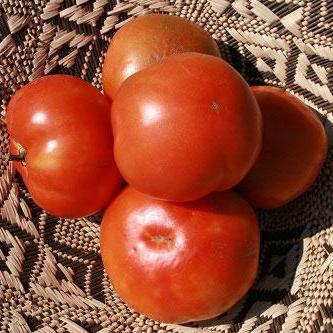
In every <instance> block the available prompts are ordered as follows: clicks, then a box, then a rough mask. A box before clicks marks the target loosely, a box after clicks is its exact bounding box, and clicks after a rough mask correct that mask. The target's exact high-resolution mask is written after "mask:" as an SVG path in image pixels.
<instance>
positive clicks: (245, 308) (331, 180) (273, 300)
mask: <svg viewBox="0 0 333 333" xmlns="http://www.w3.org/2000/svg"><path fill="white" fill-rule="evenodd" d="M325 127H326V130H327V133H328V135H329V137H330V138H331V145H330V148H329V151H328V156H327V159H326V162H325V164H324V166H323V168H322V171H321V173H320V175H319V177H318V178H317V180H316V182H315V183H314V185H313V186H312V187H311V188H310V189H309V190H308V191H307V192H306V193H304V194H303V195H301V196H300V197H299V198H298V199H296V200H294V201H293V202H291V203H290V204H288V205H285V206H284V207H281V208H278V209H271V210H264V209H260V210H257V213H258V218H259V222H260V227H261V254H260V264H259V272H258V276H257V280H256V282H255V284H254V286H253V287H252V288H251V290H250V291H249V292H248V293H247V295H245V297H244V298H243V299H242V300H241V301H240V302H239V303H237V304H236V305H235V306H234V307H233V308H232V309H230V310H229V311H228V312H227V313H224V314H221V315H220V316H218V317H216V318H213V319H210V320H207V321H201V322H193V323H188V324H186V325H185V326H191V327H201V328H204V327H206V328H219V327H220V328H222V326H221V325H223V327H228V332H236V331H238V330H239V329H240V327H241V326H242V325H243V323H244V321H246V320H249V321H250V320H253V326H252V328H251V330H253V329H255V328H256V327H258V326H259V325H261V324H263V323H265V322H267V321H268V320H270V319H272V322H271V323H270V325H272V326H270V327H271V328H272V329H273V326H274V330H273V331H274V332H275V331H277V332H278V331H280V330H281V327H282V325H283V323H284V321H285V319H286V313H285V312H284V313H282V314H281V315H278V316H277V317H275V318H272V317H271V315H272V313H274V310H272V313H271V314H270V316H268V315H267V313H268V312H269V311H268V312H267V313H266V314H263V313H264V312H265V310H268V309H269V308H271V307H272V306H273V305H275V304H281V305H282V306H286V307H288V306H289V305H290V304H291V303H293V302H295V301H296V300H297V299H298V298H299V297H298V296H297V292H296V291H297V288H298V287H297V285H298V283H295V281H296V280H297V279H296V277H295V273H296V270H297V268H299V266H300V265H303V263H300V260H301V258H302V255H303V250H304V248H303V244H304V239H305V238H308V237H312V236H314V235H317V234H318V233H320V232H321V231H322V230H327V229H328V228H330V227H331V226H332V225H333V219H332V216H333V205H332V202H331V200H332V189H333V172H332V171H333V145H332V138H333V135H332V133H333V124H332V123H331V122H329V121H328V120H326V122H325ZM323 246H324V248H325V245H323ZM224 325H227V326H224Z"/></svg>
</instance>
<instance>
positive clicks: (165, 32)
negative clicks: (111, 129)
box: [103, 14, 220, 99]
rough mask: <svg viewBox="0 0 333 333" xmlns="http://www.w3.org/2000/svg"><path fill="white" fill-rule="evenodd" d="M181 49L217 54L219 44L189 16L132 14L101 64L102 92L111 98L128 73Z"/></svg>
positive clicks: (181, 50)
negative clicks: (134, 15) (185, 17)
mask: <svg viewBox="0 0 333 333" xmlns="http://www.w3.org/2000/svg"><path fill="white" fill-rule="evenodd" d="M182 52H199V53H205V54H210V55H214V56H220V51H219V48H218V46H217V44H216V42H215V41H214V39H213V38H212V37H211V36H210V35H209V34H208V32H206V31H205V30H204V29H203V28H201V27H200V26H199V25H197V24H195V23H193V22H191V21H189V20H186V19H184V18H181V17H178V16H170V15H161V14H150V15H144V16H141V17H138V18H135V19H134V20H132V21H131V22H129V23H127V24H126V25H124V26H123V27H122V28H121V29H120V30H118V31H117V33H116V34H115V35H114V37H113V38H112V40H111V43H110V46H109V49H108V51H107V54H106V57H105V61H104V65H103V86H104V92H105V94H106V95H107V96H108V97H109V98H110V99H113V98H114V97H115V95H116V92H117V90H118V89H119V87H120V86H121V84H122V83H123V82H124V81H125V79H126V78H128V77H129V76H130V75H132V74H134V73H136V72H138V71H140V70H142V69H144V68H146V67H148V66H150V65H152V64H154V63H157V62H159V61H161V60H162V59H163V58H165V57H168V56H170V55H172V54H176V53H182Z"/></svg>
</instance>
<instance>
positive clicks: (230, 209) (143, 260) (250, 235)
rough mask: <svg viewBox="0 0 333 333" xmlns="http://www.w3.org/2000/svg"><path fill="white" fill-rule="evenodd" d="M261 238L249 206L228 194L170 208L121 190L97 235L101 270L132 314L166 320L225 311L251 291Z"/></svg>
mask: <svg viewBox="0 0 333 333" xmlns="http://www.w3.org/2000/svg"><path fill="white" fill-rule="evenodd" d="M259 243H260V234H259V226H258V221H257V217H256V215H255V213H254V211H253V209H252V208H251V206H250V205H249V204H248V203H247V202H246V201H245V200H244V199H242V198H241V197H240V196H239V195H237V194H236V193H234V192H232V191H226V192H215V193H213V194H210V195H209V196H207V197H205V198H202V199H200V200H197V201H193V202H186V203H171V202H166V201H160V200H156V199H153V198H151V197H149V196H147V195H144V194H142V193H140V192H138V191H136V190H135V189H133V188H132V187H127V188H125V189H124V190H123V191H122V192H121V193H120V195H118V197H117V198H116V199H115V200H114V201H113V202H112V203H111V204H110V206H109V207H108V208H107V210H106V212H105V214H104V216H103V220H102V224H101V232H100V248H101V256H102V260H103V264H104V267H105V269H106V272H107V274H108V277H109V278H110V279H111V283H112V285H113V287H114V288H115V290H116V291H117V293H118V295H119V296H120V297H121V298H122V299H123V300H124V301H125V302H126V303H127V304H128V305H129V306H130V307H131V308H132V309H134V310H135V311H138V312H140V313H142V314H145V315H147V316H148V317H150V318H151V319H154V320H159V321H163V322H167V323H184V322H189V321H195V320H196V321H197V320H205V319H208V318H212V317H215V316H217V315H219V314H221V313H223V312H224V311H227V310H228V309H229V308H230V307H231V306H233V305H234V304H235V303H236V302H237V301H239V300H240V299H241V298H242V297H243V296H244V295H245V294H246V292H247V291H248V290H249V288H250V287H251V286H252V284H253V282H254V280H255V278H256V274H257V270H258V262H259Z"/></svg>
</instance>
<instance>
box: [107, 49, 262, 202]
mask: <svg viewBox="0 0 333 333" xmlns="http://www.w3.org/2000/svg"><path fill="white" fill-rule="evenodd" d="M111 115H112V125H113V130H114V137H115V146H114V150H115V159H116V163H117V164H118V167H119V169H120V171H121V173H122V175H123V176H124V178H125V179H126V180H127V182H128V183H129V184H131V185H132V186H133V187H135V188H136V189H137V190H139V191H141V192H143V193H146V194H149V195H151V196H154V197H157V198H160V199H166V200H171V201H190V200H195V199H197V198H200V197H202V196H204V195H206V194H208V193H210V192H212V191H214V190H215V189H216V188H218V187H219V188H220V189H229V188H231V187H233V186H234V185H236V184H237V183H238V182H239V181H240V180H241V179H242V178H243V177H244V176H245V174H246V173H247V172H248V170H249V169H250V168H251V167H252V165H253V163H254V162H255V160H256V158H257V155H258V153H259V151H260V148H261V135H262V134H261V113H260V110H259V107H258V105H257V102H256V100H255V98H254V96H253V94H252V92H251V90H250V88H249V86H248V85H247V83H246V82H245V81H244V80H243V78H242V77H241V76H240V75H239V74H238V73H237V72H236V71H235V70H234V69H233V68H232V67H231V66H230V65H228V64H227V63H226V62H224V61H223V60H221V59H219V58H217V57H213V56H209V55H203V54H199V53H183V54H179V55H174V56H171V57H168V58H166V59H165V60H164V61H163V62H161V63H159V64H156V65H154V66H151V67H149V68H147V69H145V70H142V71H141V72H138V73H136V74H134V75H133V76H131V77H130V78H128V79H127V80H126V81H125V82H124V84H123V85H122V87H121V88H120V89H119V92H118V94H117V97H116V99H115V100H114V103H113V108H112V112H111Z"/></svg>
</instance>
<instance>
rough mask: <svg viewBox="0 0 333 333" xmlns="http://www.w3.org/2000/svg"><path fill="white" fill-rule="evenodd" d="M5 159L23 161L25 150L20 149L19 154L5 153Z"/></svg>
mask: <svg viewBox="0 0 333 333" xmlns="http://www.w3.org/2000/svg"><path fill="white" fill-rule="evenodd" d="M6 161H19V162H25V152H24V151H20V152H19V154H17V155H14V154H7V155H6Z"/></svg>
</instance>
